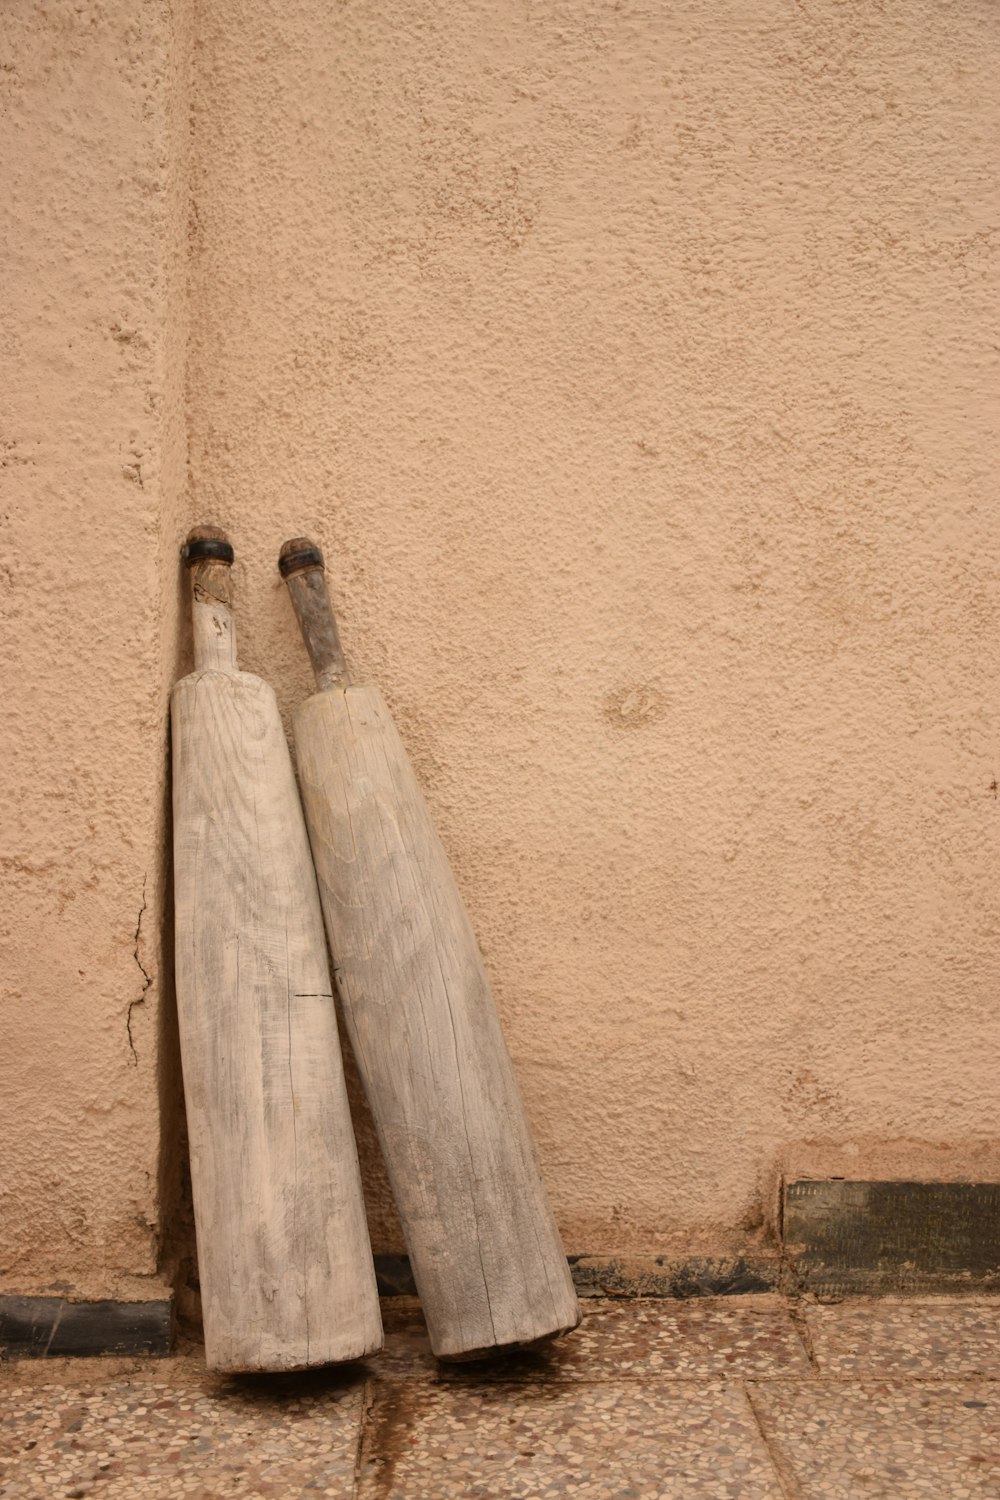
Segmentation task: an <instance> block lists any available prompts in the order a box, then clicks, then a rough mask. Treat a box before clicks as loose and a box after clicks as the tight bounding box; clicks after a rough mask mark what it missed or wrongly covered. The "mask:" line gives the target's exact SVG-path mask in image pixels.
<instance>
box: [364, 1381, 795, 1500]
mask: <svg viewBox="0 0 1000 1500" xmlns="http://www.w3.org/2000/svg"><path fill="white" fill-rule="evenodd" d="M458 1497H461V1500H479V1497H489V1500H566V1497H572V1500H783V1495H782V1490H781V1487H780V1484H779V1482H778V1479H777V1476H776V1474H775V1470H774V1468H773V1466H772V1464H771V1461H770V1458H769V1456H768V1452H767V1449H766V1447H765V1445H764V1442H763V1440H762V1438H761V1436H760V1431H759V1429H758V1426H757V1423H756V1421H755V1418H754V1415H753V1413H752V1411H751V1409H750V1405H749V1403H748V1402H747V1400H746V1398H745V1395H744V1393H743V1391H742V1390H741V1388H740V1387H739V1386H738V1385H727V1384H723V1383H721V1382H720V1383H715V1384H712V1385H706V1384H704V1383H700V1384H697V1385H695V1384H691V1383H689V1382H685V1381H660V1382H656V1383H654V1384H653V1385H650V1386H648V1387H645V1386H642V1385H638V1384H636V1383H635V1382H632V1381H629V1382H624V1383H596V1384H593V1385H591V1384H587V1383H583V1382H581V1383H578V1384H576V1385H565V1384H556V1385H546V1384H542V1383H539V1382H534V1381H532V1382H529V1383H527V1384H523V1385H520V1384H519V1385H504V1384H502V1383H499V1382H497V1383H493V1384H486V1385H480V1386H478V1387H477V1386H464V1385H460V1384H455V1383H450V1382H447V1381H444V1382H440V1383H434V1382H422V1381H414V1382H404V1381H392V1380H387V1381H384V1382H380V1383H379V1385H378V1387H377V1389H376V1394H375V1400H374V1403H373V1405H372V1407H371V1410H370V1413H369V1426H368V1430H367V1436H366V1441H365V1446H364V1450H363V1453H362V1461H361V1468H360V1480H359V1488H358V1500H458Z"/></svg>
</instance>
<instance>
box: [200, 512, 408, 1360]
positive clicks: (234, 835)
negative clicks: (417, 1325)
mask: <svg viewBox="0 0 1000 1500" xmlns="http://www.w3.org/2000/svg"><path fill="white" fill-rule="evenodd" d="M185 555H186V562H187V565H188V568H189V571H190V577H191V584H192V589H193V600H192V611H193V620H194V660H195V670H194V672H193V673H192V674H191V675H190V676H189V677H185V678H183V679H182V680H181V681H180V682H178V683H177V685H176V686H175V688H174V690H173V694H172V697H171V705H170V708H171V721H172V732H173V805H174V900H175V911H176V985H177V1009H178V1016H179V1021H180V1038H181V1060H182V1065H183V1071H184V1097H185V1102H186V1106H187V1124H188V1138H189V1145H190V1156H191V1182H192V1187H193V1193H194V1212H195V1231H196V1236H197V1244H198V1267H199V1275H200V1281H201V1296H202V1310H203V1314H204V1322H205V1353H206V1358H207V1361H208V1365H209V1368H210V1369H216V1370H294V1369H300V1368H303V1367H305V1366H307V1365H318V1364H326V1363H329V1362H332V1361H337V1360H350V1359H358V1358H360V1357H362V1356H363V1355H365V1354H370V1353H373V1352H374V1351H375V1350H378V1349H380V1348H381V1346H382V1323H381V1318H380V1314H379V1305H378V1293H377V1290H376V1284H375V1273H374V1266H373V1263H372V1256H371V1247H370V1245H369V1241H368V1229H367V1224H366V1219H365V1211H364V1203H363V1200H362V1195H361V1177H360V1172H359V1169H358V1158H357V1150H356V1147H355V1143H354V1133H353V1130H352V1126H351V1119H350V1113H349V1110H348V1104H347V1090H346V1085H345V1082H344V1074H343V1064H342V1059H341V1053H340V1045H339V1041H338V1037H337V1023H336V1015H335V1010H334V1002H333V990H332V985H331V981H330V971H329V965H328V961H327V952H326V941H325V937H324V933H323V919H322V915H321V913H320V908H319V899H318V895H317V891H316V878H315V874H314V872H313V868H312V861H311V859H310V856H309V844H308V840H307V837H306V831H305V824H304V822H303V819H302V809H301V806H300V804H299V799H298V794H297V791H296V787H295V778H294V775H293V772H292V766H291V760H290V757H289V754H288V747H287V744H286V741H285V735H284V732H283V730H282V726H281V720H280V718H279V715H278V709H277V705H276V703H275V699H274V694H273V693H272V691H271V689H270V688H269V687H268V686H267V684H266V683H264V682H262V681H261V680H260V678H258V677H252V676H251V675H250V674H249V673H247V672H240V671H239V670H238V669H237V666H236V651H235V639H234V631H233V616H232V611H231V608H230V572H229V569H230V564H231V562H232V559H233V552H232V548H231V547H230V546H229V544H228V542H227V541H226V539H225V535H224V533H222V532H221V531H218V530H217V529H216V528H214V527H208V526H202V527H198V528H197V529H196V530H194V531H192V533H191V535H190V537H189V538H188V542H187V547H186V549H185Z"/></svg>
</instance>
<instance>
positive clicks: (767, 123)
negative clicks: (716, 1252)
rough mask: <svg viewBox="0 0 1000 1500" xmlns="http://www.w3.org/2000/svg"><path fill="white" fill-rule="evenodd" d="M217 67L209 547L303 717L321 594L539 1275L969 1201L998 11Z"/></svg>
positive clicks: (277, 29)
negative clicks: (409, 833) (895, 1193)
mask: <svg viewBox="0 0 1000 1500" xmlns="http://www.w3.org/2000/svg"><path fill="white" fill-rule="evenodd" d="M201 17H202V26H203V31H202V34H201V36H200V39H199V41H200V46H199V51H198V74H197V77H196V80H195V85H194V87H195V95H194V97H195V106H196V107H195V115H194V120H195V151H196V166H195V173H194V179H193V191H194V199H195V204H196V208H197V215H196V221H197V225H198V236H197V240H196V245H195V249H194V259H193V279H192V298H193V300H192V329H193V342H192V349H191V364H190V372H189V374H190V386H189V398H190V405H189V412H190V424H191V426H190V436H191V464H192V469H191V472H192V482H193V503H194V506H195V508H196V509H197V510H198V511H199V513H202V514H204V515H205V516H206V517H210V518H212V519H217V520H220V521H222V522H223V523H224V524H226V525H228V526H229V527H230V528H231V529H232V532H233V535H234V538H235V541H236V544H237V546H238V548H239V550H240V555H241V557H242V560H243V561H242V564H241V572H240V578H239V584H240V603H241V607H242V609H241V628H242V640H243V661H244V663H245V665H246V666H247V667H249V668H250V669H252V670H257V671H260V672H262V673H264V674H265V675H266V676H268V677H269V678H271V679H272V680H273V681H274V682H275V684H276V686H277V687H278V690H279V694H280V695H281V697H282V699H283V702H284V703H285V705H286V706H287V705H289V704H291V703H292V702H293V701H294V700H295V699H296V697H297V696H298V695H300V694H302V693H303V692H305V691H306V690H307V683H308V679H307V670H306V663H305V659H304V655H303V653H302V652H301V649H300V648H299V646H298V644H297V642H296V639H295V635H294V629H293V625H292V620H291V617H290V612H289V609H288V607H287V603H286V601H285V599H284V598H283V595H282V593H281V591H280V589H279V587H278V586H277V583H276V574H275V572H274V558H275V554H276V552H277V548H278V545H279V543H280V542H281V541H282V539H283V538H284V537H285V536H286V535H287V534H291V533H294V532H298V531H301V530H311V531H315V532H316V533H317V535H318V536H319V538H320V539H321V541H322V543H323V544H324V546H325V547H326V549H327V552H328V557H329V562H330V564H331V571H332V576H333V581H334V588H335V592H336V595H337V598H338V599H339V602H340V606H341V609H342V612H343V619H344V633H345V637H346V644H347V649H348V651H349V653H350V656H351V659H352V661H353V663H354V666H355V669H356V672H357V674H358V676H359V677H361V678H364V679H372V680H376V681H378V682H379V683H380V685H381V686H382V687H383V689H384V691H385V693H386V695H387V697H388V699H389V702H390V704H391V706H392V708H393V709H394V711H395V713H396V714H397V715H398V718H399V722H400V725H401V728H402V732H403V734H404V737H405V739H406V741H407V743H408V745H409V747H410V748H411V751H412V753H413V755H414V757H415V760H416V763H417V766H418V770H419V774H420V775H421V777H422V779H423V783H424V785H425V787H426V789H427V793H428V797H429V799H430V802H431V805H432V807H433V809H434V811H435V813H436V814H437V816H438V818H439V820H440V826H441V830H442V834H443V837H444V840H445V843H446V846H447V848H448V849H449V851H450V853H451V855H452V857H453V859H454V862H455V865H456V867H457V872H458V876H459V880H460V883H461V885H462V888H463V890H464V893H465V895H466V897H467V899H468V903H469V906H470V908H471V911H472V915H473V919H474V922H475V925H476V927H477V930H478V932H479V933H480V935H481V938H482V942H483V946H484V949H485V953H486V958H487V962H488V965H489V968H490V971H491V974H492V976H493V979H494V980H495V984H496V993H497V996H498V999H499V1002H500V1006H501V1009H502V1013H503V1017H504V1021H505V1024H506V1027H507V1031H508V1035H509V1038H510V1042H511V1046H512V1050H513V1053H514V1057H515V1060H516V1063H517V1065H518V1068H519V1072H520V1076H521V1079H522V1081H523V1086H524V1091H525V1094H526V1097H527V1102H528V1106H529V1109H530V1112H531V1116H532V1119H533V1121H534V1124H535V1127H536V1129H537V1134H538V1140H539V1145H540V1150H541V1156H542V1161H543V1165H544V1168H545V1171H546V1175H547V1179H548V1182H549V1184H550V1186H551V1189H552V1194H553V1197H554V1200H555V1204H556V1208H557V1212H558V1215H559V1218H560V1221H561V1223H562V1226H563V1229H564V1232H565V1238H566V1241H567V1244H568V1245H569V1246H570V1248H572V1249H575V1250H586V1249H604V1248H608V1247H611V1246H619V1247H625V1246H638V1245H663V1244H667V1243H672V1242H674V1241H676V1242H677V1243H678V1244H686V1245H688V1246H692V1247H693V1246H695V1245H705V1246H707V1247H710V1248H711V1247H713V1246H714V1247H716V1248H722V1246H723V1244H724V1242H725V1241H726V1238H727V1236H734V1235H735V1236H737V1237H738V1236H739V1235H741V1234H747V1233H749V1232H752V1230H753V1229H754V1227H755V1226H757V1225H758V1224H759V1222H760V1220H761V1218H762V1217H764V1216H766V1213H767V1210H768V1206H769V1202H770V1193H771V1187H772V1184H773V1181H774V1174H775V1172H776V1171H777V1169H778V1166H779V1164H780V1163H781V1162H783V1161H794V1160H796V1159H798V1158H800V1157H802V1156H803V1152H802V1151H801V1150H799V1151H798V1155H797V1148H796V1146H795V1143H796V1142H800V1141H804V1140H813V1141H816V1140H818V1141H823V1140H833V1141H836V1142H844V1143H851V1142H853V1143H854V1144H853V1145H850V1144H848V1145H846V1146H845V1147H844V1148H843V1149H841V1148H839V1147H838V1150H837V1151H836V1152H835V1153H834V1156H835V1157H836V1156H837V1155H838V1154H839V1155H842V1156H845V1157H850V1158H851V1160H850V1167H849V1170H851V1171H852V1172H854V1173H855V1174H857V1173H859V1172H863V1171H864V1170H865V1169H866V1168H870V1169H872V1170H878V1167H879V1162H880V1160H881V1159H882V1156H883V1155H885V1152H884V1151H883V1148H882V1146H881V1144H880V1143H883V1142H887V1141H892V1142H893V1145H892V1147H891V1153H892V1160H893V1162H895V1163H896V1165H897V1167H898V1166H899V1163H901V1162H903V1163H907V1164H908V1165H907V1166H906V1170H907V1171H910V1172H916V1173H917V1175H919V1174H920V1172H921V1171H922V1170H929V1171H932V1170H934V1167H935V1163H940V1160H941V1157H940V1154H939V1153H937V1152H936V1150H935V1147H934V1143H950V1144H952V1145H953V1146H956V1147H961V1148H962V1149H963V1150H968V1151H971V1152H973V1154H974V1157H975V1160H976V1162H977V1164H978V1170H980V1171H984V1172H989V1171H993V1172H995V1171H996V1170H997V1169H998V1168H1000V1156H998V1154H997V1153H996V1152H995V1151H994V1150H993V1148H992V1146H991V1145H990V1138H991V1137H993V1138H995V1137H996V1136H997V1135H998V1133H1000V1132H998V1131H997V1127H996V1119H995V1103H996V1084H995V1080H996V1076H997V1063H998V1057H997V1051H998V1040H1000V1031H998V1027H997V1022H996V992H997V978H998V965H997V945H998V937H1000V901H998V882H997V880H996V870H997V860H998V853H1000V849H998V835H1000V800H998V798H997V794H996V791H995V787H993V786H992V784H993V782H994V777H995V775H997V774H1000V759H998V757H1000V750H998V746H997V730H998V727H1000V726H998V711H1000V709H998V705H1000V691H998V689H1000V682H998V677H1000V656H998V653H997V650H996V624H995V622H996V612H997V600H998V598H1000V591H998V585H1000V514H998V511H997V507H996V500H995V485H994V474H995V465H996V459H997V451H996V447H997V445H996V441H995V435H996V418H997V410H996V404H995V401H994V400H993V397H994V396H995V393H996V389H997V383H996V382H997V368H998V360H997V334H996V325H995V313H996V305H997V304H996V295H997V274H996V273H997V235H996V230H997V225H998V214H997V210H998V197H997V188H996V171H995V166H996V162H995V143H996V125H997V114H998V110H997V94H996V88H995V75H996V67H997V62H998V58H1000V17H998V14H997V11H996V8H995V6H993V5H992V4H989V3H986V0H963V3H961V4H942V3H940V0H926V3H912V4H906V5H875V4H871V3H868V0H864V3H848V0H839V3H834V0H819V3H815V4H814V3H808V4H799V5H796V4H792V3H789V0H780V3H779V0H753V3H749V0H729V3H721V4H717V5H704V4H702V3H700V0H699V3H693V0H692V3H688V4H677V5H670V6H648V5H642V4H633V3H630V0H624V3H619V4H615V5H611V4H604V3H601V4H597V3H593V0H583V3H574V4H572V5H569V4H562V3H560V0H544V3H541V4H537V5H531V6H526V5H521V4H513V3H503V4H499V5H497V4H495V3H493V0H490V3H487V0H472V3H469V0H463V3H459V4H452V5H448V6H441V5H439V4H430V3H421V0H418V3H415V4H413V5H407V6H388V7H387V6H383V5H377V4H374V3H351V4H346V5H341V6H337V7H330V6H328V5H327V4H325V3H321V0H292V3H289V4H288V5H285V6H282V7H274V6H270V5H264V4H254V5H249V6H248V5H246V4H244V3H240V4H237V3H236V0H215V3H213V4H211V5H209V6H206V7H203V8H202V10H201ZM977 1143H978V1147H979V1148H980V1149H978V1151H976V1150H975V1148H976V1147H977ZM888 1149H889V1148H886V1150H888ZM886 1159H888V1158H887V1157H886ZM949 1160H952V1161H953V1160H954V1158H949ZM392 1235H393V1231H392V1229H391V1225H390V1223H389V1220H388V1218H387V1217H384V1216H381V1215H377V1226H376V1239H377V1241H378V1242H379V1243H380V1244H388V1243H390V1242H391V1240H392Z"/></svg>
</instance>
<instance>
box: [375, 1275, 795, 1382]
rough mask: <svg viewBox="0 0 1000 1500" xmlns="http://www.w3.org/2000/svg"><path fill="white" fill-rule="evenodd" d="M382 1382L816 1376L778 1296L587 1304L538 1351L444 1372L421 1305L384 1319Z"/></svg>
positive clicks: (377, 1363)
mask: <svg viewBox="0 0 1000 1500" xmlns="http://www.w3.org/2000/svg"><path fill="white" fill-rule="evenodd" d="M370 1368H371V1369H372V1370H373V1371H375V1372H377V1373H378V1374H380V1375H388V1376H397V1375H399V1376H413V1375H418V1374H425V1375H430V1376H434V1377H436V1378H440V1379H444V1380H448V1379H451V1380H459V1381H465V1382H468V1381H470V1380H477V1379H478V1380H489V1379H498V1380H510V1379H517V1380H527V1379H532V1378H534V1379H539V1380H546V1381H552V1380H556V1381H559V1380H567V1381H571V1380H606V1379H613V1380H622V1379H635V1380H642V1379H647V1378H649V1377H651V1376H671V1377H674V1378H678V1379H701V1378H704V1379H710V1380H711V1379H718V1378H719V1377H720V1376H737V1375H754V1376H763V1375H802V1376H808V1375H809V1374H810V1373H811V1366H810V1363H809V1357H808V1355H807V1353H806V1349H805V1346H804V1344H803V1342H802V1339H801V1338H800V1336H799V1333H798V1331H797V1329H796V1326H795V1324H794V1322H793V1321H792V1318H791V1316H790V1314H789V1312H788V1308H787V1306H786V1304H785V1303H784V1302H783V1301H782V1300H781V1299H780V1298H778V1297H772V1296H766V1295H765V1296H761V1297H741V1298H739V1300H738V1302H737V1301H734V1300H731V1299H727V1298H719V1299H712V1300H707V1299H706V1300H698V1301H691V1302H657V1301H644V1302H622V1301H617V1300H603V1299H602V1300H599V1299H596V1298H595V1299H593V1300H588V1302H587V1303H586V1304H585V1306H584V1313H583V1321H582V1323H581V1324H580V1327H579V1328H577V1329H576V1330H575V1331H574V1332H573V1333H570V1334H567V1335H566V1336H565V1337H564V1338H560V1339H555V1340H553V1341H552V1342H551V1343H549V1344H543V1345H540V1346H539V1347H538V1348H536V1349H531V1350H523V1351H520V1352H514V1353H511V1354H507V1355H500V1356H497V1357H496V1358H494V1359H492V1360H479V1361H476V1362H475V1363H473V1364H444V1363H441V1364H439V1363H438V1361H437V1360H435V1359H434V1357H433V1355H432V1354H431V1351H430V1344H429V1343H428V1341H427V1333H426V1329H425V1327H424V1322H423V1318H422V1316H421V1314H420V1310H419V1307H418V1306H411V1307H407V1308H400V1309H399V1310H397V1311H396V1312H395V1313H393V1314H389V1315H388V1316H387V1318H386V1342H385V1349H384V1350H383V1352H382V1354H381V1355H379V1356H378V1358H377V1359H373V1360H372V1361H371V1362H370Z"/></svg>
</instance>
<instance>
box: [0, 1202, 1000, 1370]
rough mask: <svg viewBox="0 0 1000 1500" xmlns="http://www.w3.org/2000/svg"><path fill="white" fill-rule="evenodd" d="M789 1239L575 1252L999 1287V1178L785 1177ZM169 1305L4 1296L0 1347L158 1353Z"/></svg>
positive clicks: (382, 1287) (805, 1283)
mask: <svg viewBox="0 0 1000 1500" xmlns="http://www.w3.org/2000/svg"><path fill="white" fill-rule="evenodd" d="M782 1208H783V1212H782V1249H781V1252H780V1253H779V1252H778V1251H777V1249H776V1250H775V1251H774V1253H773V1254H772V1255H758V1256H751V1255H747V1256H728V1257H727V1256H718V1257H713V1256H694V1257H687V1258H676V1257H671V1256H667V1255H657V1256H652V1255H645V1256H628V1255H622V1256H608V1255H603V1256H602V1255H571V1256H570V1257H569V1263H570V1268H571V1270H572V1273H573V1281H574V1283H575V1285H576V1289H577V1292H578V1293H579V1295H580V1296H581V1297H621V1298H629V1297H661V1298H691V1297H727V1296H742V1295H746V1294H748V1293H753V1292H773V1291H778V1290H781V1291H784V1292H789V1293H792V1294H795V1293H801V1292H808V1293H811V1294H814V1295H816V1296H819V1297H842V1296H850V1295H852V1294H853V1295H856V1296H857V1295H866V1294H867V1295H869V1296H877V1295H880V1294H881V1295H885V1294H887V1293H895V1294H899V1293H908V1292H909V1293H917V1292H925V1293H927V1292H931V1293H933V1292H991V1291H992V1292H998V1293H1000V1183H995V1182H986V1183H982V1182H901V1181H892V1182H855V1181H847V1180H845V1179H842V1178H829V1179H825V1180H814V1179H809V1180H795V1181H789V1182H786V1183H785V1184H784V1189H783V1195H782ZM375 1270H376V1274H377V1278H378V1289H379V1293H380V1294H381V1296H383V1297H403V1296H415V1295H416V1290H417V1289H416V1286H415V1285H414V1281H413V1275H412V1272H411V1270H410V1262H409V1259H408V1257H407V1256H405V1255H376V1257H375ZM172 1324H173V1304H172V1302H171V1301H170V1300H169V1299H162V1300H157V1301H149V1302H115V1301H101V1302H71V1301H69V1300H67V1299H66V1298H64V1297H17V1296H6V1295H0V1356H6V1357H13V1358H39V1357H44V1356H46V1355H48V1356H49V1357H51V1358H56V1357H66V1356H70V1355H104V1354H117V1355H136V1354H144V1355H159V1354H166V1353H168V1352H169V1349H170V1338H171V1330H172Z"/></svg>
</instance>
